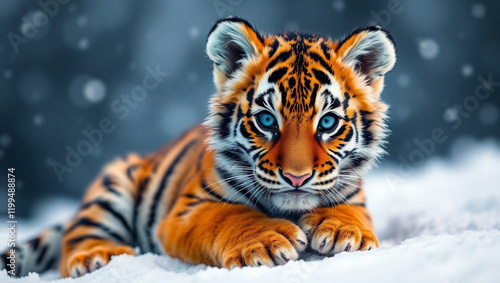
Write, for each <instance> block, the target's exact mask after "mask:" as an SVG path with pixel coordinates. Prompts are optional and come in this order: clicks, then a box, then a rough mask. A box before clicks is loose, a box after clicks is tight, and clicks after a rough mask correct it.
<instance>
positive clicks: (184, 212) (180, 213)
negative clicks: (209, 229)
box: [175, 209, 190, 217]
mask: <svg viewBox="0 0 500 283" xmlns="http://www.w3.org/2000/svg"><path fill="white" fill-rule="evenodd" d="M189 211H190V210H189V209H186V210H183V211H181V212H178V213H177V214H176V215H175V216H177V217H180V216H183V215H186V214H188V213H189Z"/></svg>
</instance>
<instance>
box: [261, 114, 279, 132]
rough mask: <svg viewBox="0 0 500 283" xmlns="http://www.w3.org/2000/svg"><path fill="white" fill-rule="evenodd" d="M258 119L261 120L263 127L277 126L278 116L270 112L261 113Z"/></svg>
mask: <svg viewBox="0 0 500 283" xmlns="http://www.w3.org/2000/svg"><path fill="white" fill-rule="evenodd" d="M257 121H259V124H260V126H262V127H263V128H268V129H270V128H274V127H275V126H276V118H274V116H273V115H272V114H271V113H269V112H263V113H262V114H259V116H258V117H257Z"/></svg>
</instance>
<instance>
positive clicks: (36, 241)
mask: <svg viewBox="0 0 500 283" xmlns="http://www.w3.org/2000/svg"><path fill="white" fill-rule="evenodd" d="M28 244H29V245H31V246H32V248H33V250H34V251H36V250H37V249H38V245H40V237H36V238H34V239H31V241H29V242H28Z"/></svg>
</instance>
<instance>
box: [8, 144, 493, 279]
mask: <svg viewBox="0 0 500 283" xmlns="http://www.w3.org/2000/svg"><path fill="white" fill-rule="evenodd" d="M459 153H460V154H459V155H458V154H457V155H456V156H453V157H452V158H451V159H449V160H446V161H444V160H440V159H435V158H434V159H429V160H428V161H427V162H426V163H425V164H424V165H423V166H421V167H416V168H415V170H413V171H412V174H410V175H405V176H398V173H397V172H398V166H399V165H397V164H395V165H389V166H385V167H381V168H378V169H376V170H374V171H373V172H372V173H371V174H370V175H369V176H368V178H367V179H366V181H365V185H366V191H367V196H368V204H369V208H370V210H371V211H372V213H373V218H374V221H375V227H376V230H377V234H378V235H379V236H380V240H381V248H380V249H377V250H372V251H367V252H353V253H341V254H338V255H336V256H335V257H331V258H320V257H317V256H309V257H305V258H304V259H301V260H299V261H294V262H289V263H288V264H286V265H284V266H278V267H274V268H268V267H264V266H262V267H258V268H257V267H246V268H242V269H234V270H227V269H219V268H213V267H207V266H204V265H197V266H194V265H189V264H186V263H183V262H182V261H179V260H177V259H174V258H170V257H167V256H159V255H153V254H145V255H141V256H137V257H132V256H128V255H122V256H118V257H114V258H113V260H112V261H111V262H110V263H109V264H108V265H107V266H105V267H103V268H101V269H99V270H97V271H96V272H93V273H90V274H86V275H85V276H83V277H81V278H77V279H69V278H67V279H60V278H59V274H58V273H57V272H56V271H50V272H46V273H44V274H41V275H39V274H35V273H31V274H30V275H28V276H26V277H24V278H21V279H13V278H10V277H9V276H8V275H7V273H6V271H5V270H3V271H1V272H0V282H17V283H24V282H49V281H50V282H156V281H160V282H163V281H165V282H219V283H222V282H235V281H237V282H259V281H261V282H271V281H272V282H287V283H294V282H315V283H317V282H332V281H336V282H342V281H348V282H359V281H362V280H363V281H368V282H379V281H380V282H443V283H445V282H450V283H456V282H498V280H499V279H500V268H498V264H499V263H500V186H499V184H500V175H499V174H498V169H499V168H500V146H499V145H497V144H495V143H493V142H482V143H480V144H475V145H469V146H468V147H467V149H466V150H460V152H459ZM70 204H71V203H70ZM49 207H50V210H48V209H49ZM75 207H77V206H76V205H75V206H73V205H68V202H67V201H65V200H58V201H52V202H51V203H50V205H48V204H45V205H44V206H41V207H40V208H39V209H40V211H46V212H45V213H40V214H38V213H37V215H40V216H39V217H38V218H37V219H33V220H30V221H20V223H22V224H23V225H24V226H27V227H25V228H24V229H25V230H24V231H25V232H26V233H24V232H23V230H19V231H18V232H19V235H20V236H22V237H20V239H21V240H22V238H26V237H31V236H32V235H33V234H34V233H36V231H37V230H40V229H41V227H43V226H46V225H45V224H47V222H48V220H49V219H53V215H56V214H55V213H56V211H57V214H59V215H68V214H71V213H73V211H74V209H75ZM21 228H22V226H21V227H20V229H21ZM0 237H1V239H5V241H3V242H4V243H6V239H7V234H6V233H5V232H3V231H2V232H1V233H0Z"/></svg>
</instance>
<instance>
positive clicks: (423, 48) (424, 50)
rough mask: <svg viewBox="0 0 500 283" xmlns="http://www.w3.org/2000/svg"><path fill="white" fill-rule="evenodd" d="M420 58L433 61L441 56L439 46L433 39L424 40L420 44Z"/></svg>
mask: <svg viewBox="0 0 500 283" xmlns="http://www.w3.org/2000/svg"><path fill="white" fill-rule="evenodd" d="M418 50H419V52H420V56H422V58H424V59H426V60H432V59H434V58H436V57H437V56H438V54H439V44H438V43H437V42H436V41H435V40H434V39H431V38H426V39H422V40H420V41H419V42H418Z"/></svg>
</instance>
